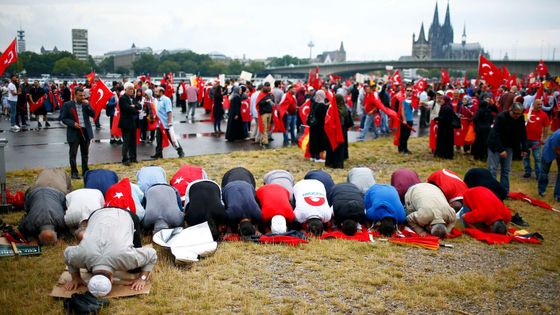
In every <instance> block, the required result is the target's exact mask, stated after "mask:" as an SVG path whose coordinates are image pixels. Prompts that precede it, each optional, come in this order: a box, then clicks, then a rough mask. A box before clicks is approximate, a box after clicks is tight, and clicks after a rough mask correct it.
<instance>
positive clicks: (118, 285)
mask: <svg viewBox="0 0 560 315" xmlns="http://www.w3.org/2000/svg"><path fill="white" fill-rule="evenodd" d="M80 273H81V275H82V279H84V281H85V282H86V283H88V282H89V279H91V277H92V274H91V273H90V272H88V271H87V270H85V269H81V270H80ZM136 278H138V274H133V273H129V272H121V271H116V272H115V273H114V274H113V288H112V290H111V292H110V293H109V295H107V297H108V298H117V297H124V296H134V295H140V294H148V293H150V288H151V286H152V284H151V283H149V282H148V283H147V284H146V286H145V287H144V289H143V290H141V291H134V290H132V287H131V286H130V284H132V281H134V280H135V279H136ZM70 280H72V276H71V275H70V273H69V272H68V270H64V272H63V273H62V274H61V275H60V277H59V278H58V281H57V283H56V285H55V286H54V287H53V289H52V291H51V294H50V296H52V297H60V298H69V297H71V296H72V294H74V293H84V292H86V291H87V288H86V287H84V286H81V287H79V288H78V289H76V290H73V291H68V290H66V288H64V284H65V283H66V282H68V281H70Z"/></svg>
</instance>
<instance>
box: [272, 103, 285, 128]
mask: <svg viewBox="0 0 560 315" xmlns="http://www.w3.org/2000/svg"><path fill="white" fill-rule="evenodd" d="M272 123H273V124H274V129H273V130H272V132H286V126H284V120H282V117H281V116H280V110H279V109H278V106H276V105H275V106H274V108H273V109H272Z"/></svg>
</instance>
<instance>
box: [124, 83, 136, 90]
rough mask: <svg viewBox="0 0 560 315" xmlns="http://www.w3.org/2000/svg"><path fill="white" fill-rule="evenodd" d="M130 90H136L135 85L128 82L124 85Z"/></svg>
mask: <svg viewBox="0 0 560 315" xmlns="http://www.w3.org/2000/svg"><path fill="white" fill-rule="evenodd" d="M128 88H134V84H132V83H130V82H126V83H125V84H124V89H125V90H126V89H128Z"/></svg>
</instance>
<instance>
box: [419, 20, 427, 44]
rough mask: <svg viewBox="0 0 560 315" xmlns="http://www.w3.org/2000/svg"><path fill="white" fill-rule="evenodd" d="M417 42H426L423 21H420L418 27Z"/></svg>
mask: <svg viewBox="0 0 560 315" xmlns="http://www.w3.org/2000/svg"><path fill="white" fill-rule="evenodd" d="M418 41H419V42H427V40H426V35H424V22H422V26H421V27H420V34H419V35H418Z"/></svg>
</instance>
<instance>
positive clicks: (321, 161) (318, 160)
mask: <svg viewBox="0 0 560 315" xmlns="http://www.w3.org/2000/svg"><path fill="white" fill-rule="evenodd" d="M315 162H317V163H325V160H323V159H316V160H315Z"/></svg>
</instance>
